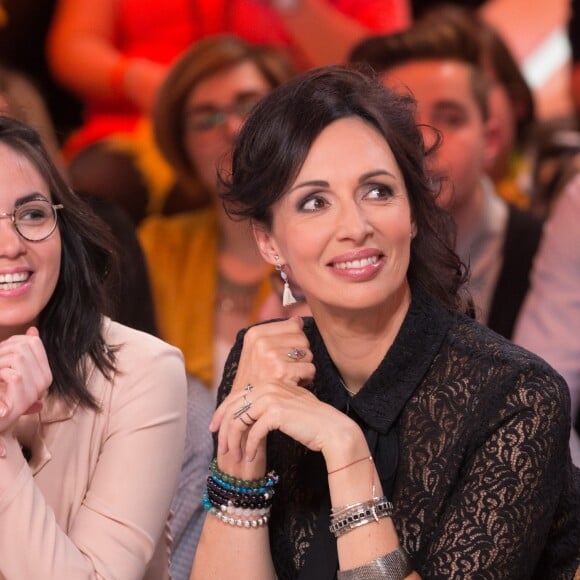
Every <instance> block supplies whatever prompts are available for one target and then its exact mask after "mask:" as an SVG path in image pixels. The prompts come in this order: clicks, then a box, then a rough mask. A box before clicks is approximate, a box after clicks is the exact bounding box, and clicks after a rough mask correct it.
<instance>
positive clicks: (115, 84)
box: [48, 0, 410, 221]
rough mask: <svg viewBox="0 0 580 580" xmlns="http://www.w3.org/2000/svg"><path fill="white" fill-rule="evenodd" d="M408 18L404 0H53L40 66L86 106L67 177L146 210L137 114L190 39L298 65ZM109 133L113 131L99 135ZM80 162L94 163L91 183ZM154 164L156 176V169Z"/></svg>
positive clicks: (155, 189)
mask: <svg viewBox="0 0 580 580" xmlns="http://www.w3.org/2000/svg"><path fill="white" fill-rule="evenodd" d="M409 19H410V9H409V6H408V0H389V1H385V0H354V1H353V0H338V1H333V2H331V1H330V0H270V1H262V0H227V1H225V2H219V3H218V2H210V1H208V0H205V1H204V0H195V1H191V0H166V1H164V2H157V1H154V0H148V1H147V0H100V1H99V2H93V1H92V0H59V1H58V4H57V10H56V13H55V17H54V20H53V25H52V28H51V32H50V35H49V42H48V55H49V63H50V64H51V67H52V70H53V72H54V74H55V75H56V77H57V78H58V79H59V80H60V81H61V82H62V83H63V85H64V86H66V87H68V88H69V89H71V90H73V91H74V92H75V93H76V94H77V95H79V97H80V98H82V99H83V101H84V102H85V104H86V107H85V122H84V124H83V126H82V128H81V130H80V131H79V132H78V133H77V134H76V135H75V136H74V137H73V139H72V140H71V141H70V142H69V144H68V147H67V153H68V156H69V157H70V158H72V161H71V164H72V167H71V178H72V180H73V184H76V178H77V176H79V175H80V176H82V178H83V185H82V189H84V190H85V191H88V192H92V193H95V194H96V195H105V196H110V197H113V198H115V199H117V200H119V202H120V203H121V204H122V205H124V206H125V207H127V208H128V210H129V211H131V213H132V215H133V216H134V219H135V220H136V221H138V220H140V219H142V217H143V216H144V215H145V213H146V212H147V211H148V210H149V205H148V203H149V200H148V199H147V197H148V195H149V193H150V192H152V194H153V198H154V199H153V202H152V203H153V204H155V200H156V199H157V197H158V196H159V195H161V194H162V191H163V186H164V185H165V181H164V180H163V178H162V177H161V178H159V177H157V178H154V180H153V182H149V181H143V180H142V179H139V175H136V174H135V172H137V173H138V172H139V171H141V170H142V164H141V163H140V162H139V157H138V159H137V162H135V159H134V156H135V155H137V156H139V155H143V156H146V158H147V161H148V162H150V163H152V159H155V156H154V154H153V153H152V152H151V146H152V145H151V141H150V139H149V137H150V136H149V134H148V126H147V124H146V123H145V124H140V123H139V121H140V120H141V119H143V114H144V113H148V112H149V111H150V110H151V108H152V106H153V103H154V100H155V97H156V94H157V90H158V89H159V87H160V85H161V83H162V81H163V79H164V77H165V74H166V72H167V70H168V67H169V66H170V65H171V64H172V63H173V62H174V60H175V59H176V58H177V57H178V56H179V55H180V54H181V53H182V52H183V51H184V50H185V49H186V48H187V47H188V46H190V45H191V44H192V43H193V42H196V41H198V40H200V39H203V38H205V37H209V36H213V35H215V34H219V33H230V34H237V35H239V36H241V37H243V38H245V39H246V40H247V41H248V42H251V43H253V44H255V43H270V44H277V45H281V46H284V47H288V48H289V49H290V50H291V51H292V54H293V55H294V57H295V59H296V62H298V63H300V65H301V66H303V67H308V66H311V65H317V64H323V63H327V62H334V61H340V60H344V59H345V58H346V55H347V54H348V51H349V50H350V48H351V47H352V46H353V45H354V44H355V43H356V42H358V41H359V40H360V39H361V38H363V37H364V36H365V35H366V34H368V32H369V31H370V30H374V31H390V30H396V29H399V28H402V27H404V26H406V25H408V23H409ZM111 136H115V137H122V138H121V139H120V140H118V139H115V140H114V142H113V143H111V142H109V141H106V139H107V138H108V137H111ZM131 136H132V137H133V138H131ZM104 140H105V141H104ZM147 146H148V147H147ZM135 148H137V151H135ZM81 152H82V154H81ZM116 157H120V160H119V161H118V160H117V159H116ZM77 162H78V163H79V164H80V165H81V167H82V170H78V171H77V169H76V168H75V165H76V164H77ZM135 163H136V164H135ZM159 163H160V161H159V159H156V167H157V166H158V165H159ZM87 167H88V168H90V167H94V168H95V170H94V171H93V172H92V173H91V175H90V177H91V180H89V179H88V178H87ZM157 170H158V171H159V172H160V173H161V175H164V170H165V171H166V168H163V167H161V168H158V169H157ZM123 172H124V173H125V174H126V175H125V177H124V178H120V177H119V174H121V173H123ZM147 177H150V176H149V175H147ZM155 179H158V180H159V183H158V182H157V181H156V180H155ZM131 180H132V181H133V187H132V188H129V193H127V183H128V182H129V181H131ZM159 190H161V193H160V191H159ZM131 195H136V196H137V197H139V198H140V202H141V203H140V204H138V202H137V201H135V200H134V199H132V198H131Z"/></svg>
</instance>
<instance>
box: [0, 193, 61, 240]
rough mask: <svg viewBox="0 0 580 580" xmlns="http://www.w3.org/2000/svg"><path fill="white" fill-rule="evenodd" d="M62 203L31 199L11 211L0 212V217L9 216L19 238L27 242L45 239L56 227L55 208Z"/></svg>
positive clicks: (58, 207)
mask: <svg viewBox="0 0 580 580" xmlns="http://www.w3.org/2000/svg"><path fill="white" fill-rule="evenodd" d="M63 207H64V206H63V205H62V204H61V203H59V204H52V203H50V202H49V201H48V200H45V199H33V200H31V201H27V202H25V203H23V204H21V205H19V206H18V207H15V208H14V211H13V212H11V213H7V212H0V219H2V218H10V220H11V221H12V225H13V226H14V229H15V230H16V231H17V232H18V235H19V236H20V237H21V238H24V239H25V240H27V241H29V242H41V241H42V240H46V238H48V237H49V236H50V235H51V234H52V232H54V230H55V229H56V219H57V213H56V210H58V209H63Z"/></svg>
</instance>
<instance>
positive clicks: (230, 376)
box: [217, 328, 248, 405]
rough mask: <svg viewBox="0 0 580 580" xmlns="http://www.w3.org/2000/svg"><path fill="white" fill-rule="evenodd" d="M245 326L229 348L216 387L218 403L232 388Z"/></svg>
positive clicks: (240, 353) (245, 329) (242, 344)
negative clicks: (220, 378) (218, 384)
mask: <svg viewBox="0 0 580 580" xmlns="http://www.w3.org/2000/svg"><path fill="white" fill-rule="evenodd" d="M247 330H248V329H247V328H243V329H242V330H240V331H239V332H238V335H237V336H236V342H234V346H232V349H231V350H230V354H229V355H228V358H227V360H226V364H225V365H224V372H223V375H222V380H221V382H220V386H219V388H218V394H217V403H218V405H219V404H220V403H221V402H222V401H223V400H224V399H225V398H226V397H227V396H228V395H229V393H230V391H231V390H232V385H233V384H234V379H235V378H236V373H237V372H238V363H239V362H240V356H241V355H242V347H243V346H244V336H246V332H247Z"/></svg>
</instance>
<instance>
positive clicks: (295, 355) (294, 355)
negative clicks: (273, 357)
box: [287, 347, 306, 361]
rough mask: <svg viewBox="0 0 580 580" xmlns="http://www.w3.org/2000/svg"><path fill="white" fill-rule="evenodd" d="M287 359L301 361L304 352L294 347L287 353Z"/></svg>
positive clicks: (304, 354)
mask: <svg viewBox="0 0 580 580" xmlns="http://www.w3.org/2000/svg"><path fill="white" fill-rule="evenodd" d="M287 355H288V358H289V359H292V360H294V361H298V360H302V359H303V358H304V357H305V356H306V351H305V350H302V349H301V348H296V347H294V348H293V349H292V350H291V351H290V352H289V353H287Z"/></svg>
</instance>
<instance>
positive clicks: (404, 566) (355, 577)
mask: <svg viewBox="0 0 580 580" xmlns="http://www.w3.org/2000/svg"><path fill="white" fill-rule="evenodd" d="M412 571H413V566H412V565H411V560H410V559H409V556H408V555H407V552H406V551H405V549H404V548H402V547H399V548H397V549H396V550H393V551H392V552H389V553H388V554H386V555H384V556H381V557H380V558H377V559H376V560H373V561H372V562H369V563H368V564H364V565H363V566H358V567H357V568H351V569H350V570H339V571H338V574H337V576H336V579H337V580H403V578H406V577H407V576H408V575H409V574H410V573H411V572H412Z"/></svg>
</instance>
